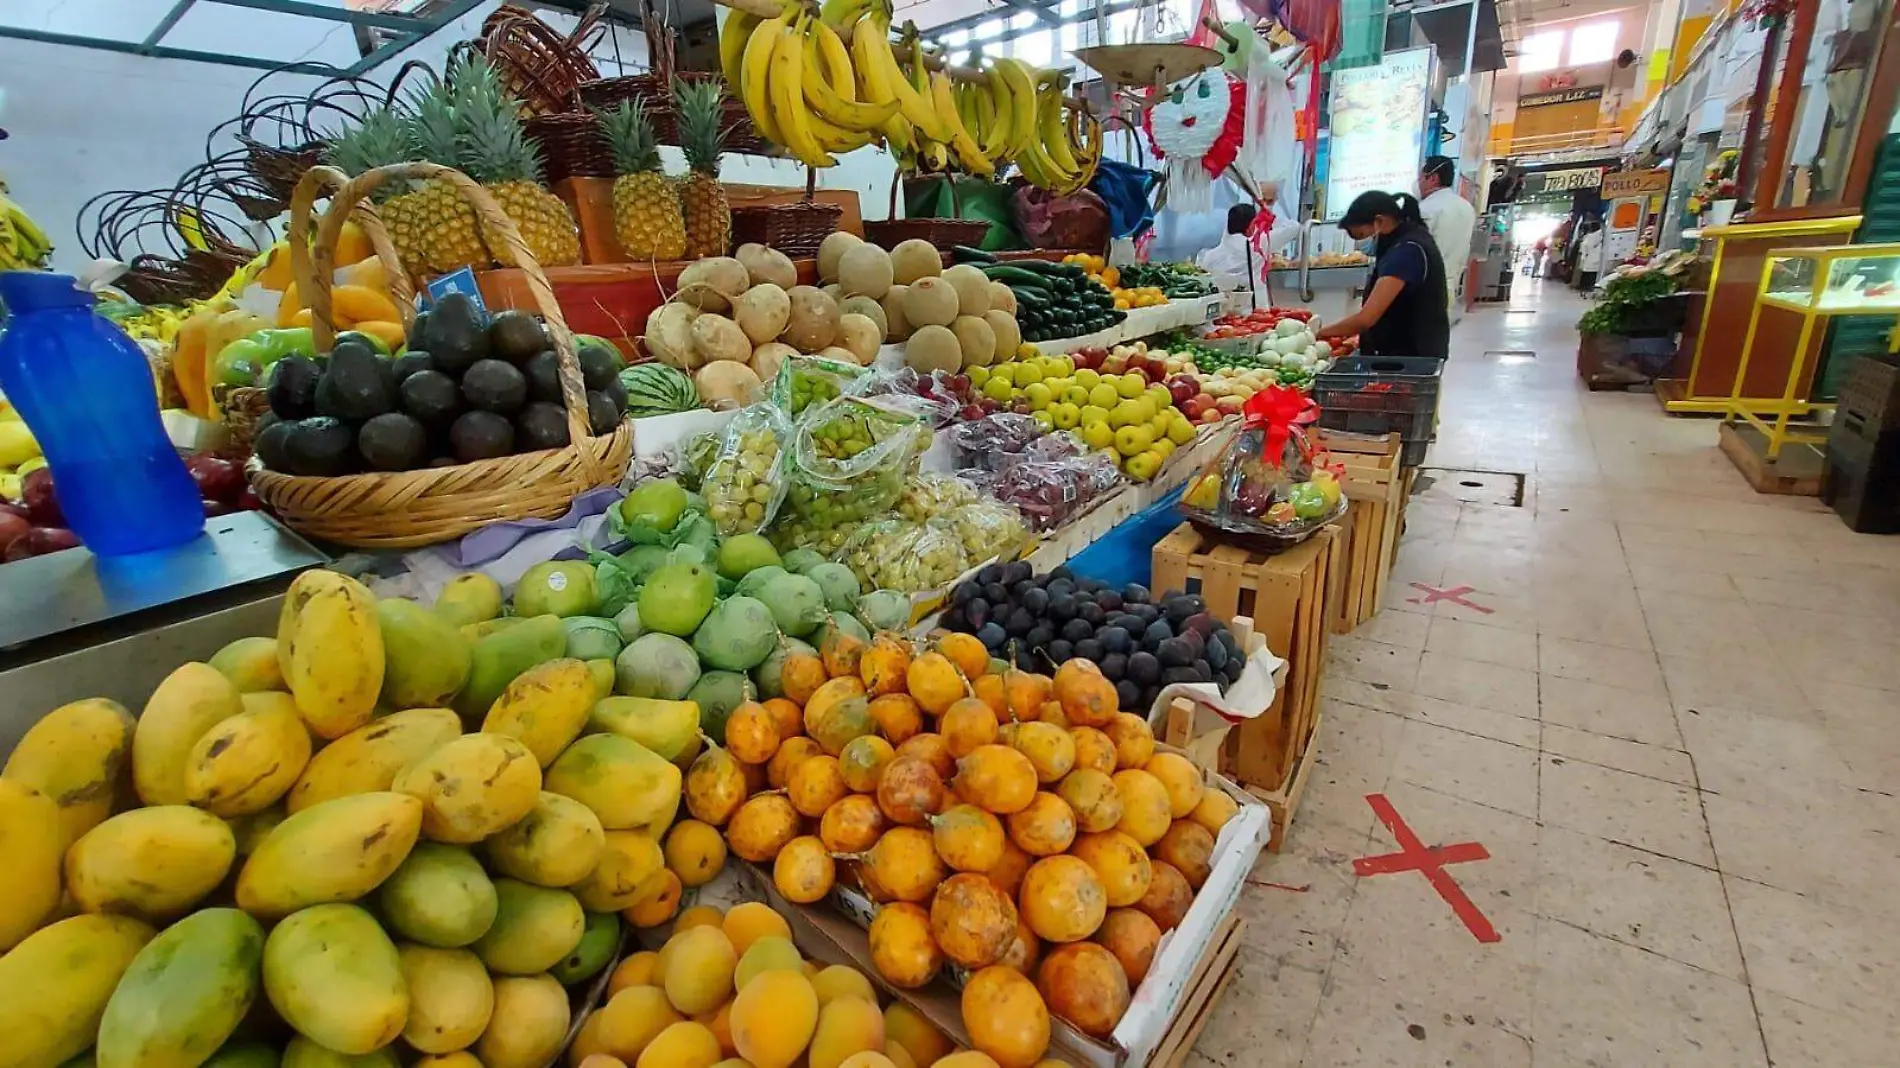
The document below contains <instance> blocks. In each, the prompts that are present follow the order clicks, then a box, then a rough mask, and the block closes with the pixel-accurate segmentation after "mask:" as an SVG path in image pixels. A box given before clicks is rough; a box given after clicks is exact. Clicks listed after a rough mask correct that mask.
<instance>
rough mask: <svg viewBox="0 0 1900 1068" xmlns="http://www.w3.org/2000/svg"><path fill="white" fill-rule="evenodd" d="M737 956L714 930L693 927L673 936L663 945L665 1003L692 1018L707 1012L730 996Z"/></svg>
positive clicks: (723, 938)
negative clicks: (664, 952)
mask: <svg viewBox="0 0 1900 1068" xmlns="http://www.w3.org/2000/svg"><path fill="white" fill-rule="evenodd" d="M738 966H739V954H738V953H737V952H736V951H735V950H734V949H733V947H732V940H731V939H730V938H727V937H726V933H725V932H724V931H722V930H720V929H719V928H717V927H695V928H693V929H691V930H689V931H682V932H680V933H679V934H677V935H674V936H673V940H672V941H671V942H669V943H667V946H666V975H665V977H664V983H663V985H664V986H665V989H666V1000H668V1001H670V1002H672V1003H673V1007H674V1008H676V1009H678V1010H679V1011H681V1012H683V1013H685V1014H686V1015H688V1016H692V1015H695V1014H698V1013H702V1012H711V1011H713V1010H714V1009H717V1008H718V1007H719V1006H720V1005H723V1004H725V1002H726V1000H727V999H728V998H730V997H732V990H733V986H732V983H733V972H734V971H735V970H736V969H737V968H738Z"/></svg>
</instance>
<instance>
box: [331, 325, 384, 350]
mask: <svg viewBox="0 0 1900 1068" xmlns="http://www.w3.org/2000/svg"><path fill="white" fill-rule="evenodd" d="M347 342H354V343H356V344H358V345H361V346H363V347H364V348H366V349H368V350H370V351H371V352H374V353H376V354H377V355H379V356H387V355H389V342H387V341H384V340H383V339H382V338H379V337H377V336H376V335H375V334H365V333H363V332H362V331H361V330H345V331H343V332H342V333H341V334H338V335H337V336H336V340H335V341H334V342H332V343H331V345H330V349H331V351H333V352H334V351H335V350H336V347H337V346H338V345H342V344H345V343H347Z"/></svg>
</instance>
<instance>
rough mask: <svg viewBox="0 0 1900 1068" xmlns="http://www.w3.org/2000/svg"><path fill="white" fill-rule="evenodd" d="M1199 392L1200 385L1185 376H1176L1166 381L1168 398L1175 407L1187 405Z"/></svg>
mask: <svg viewBox="0 0 1900 1068" xmlns="http://www.w3.org/2000/svg"><path fill="white" fill-rule="evenodd" d="M1200 391H1201V387H1200V385H1199V384H1198V383H1196V382H1195V381H1194V380H1193V379H1191V378H1189V377H1187V376H1186V375H1176V376H1174V377H1173V378H1171V379H1169V380H1168V396H1170V397H1172V398H1174V403H1175V406H1176V407H1180V406H1181V405H1183V404H1185V403H1187V402H1188V400H1189V399H1190V398H1192V397H1193V396H1194V395H1195V394H1196V393H1199V392H1200Z"/></svg>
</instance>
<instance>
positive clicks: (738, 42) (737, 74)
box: [719, 7, 763, 93]
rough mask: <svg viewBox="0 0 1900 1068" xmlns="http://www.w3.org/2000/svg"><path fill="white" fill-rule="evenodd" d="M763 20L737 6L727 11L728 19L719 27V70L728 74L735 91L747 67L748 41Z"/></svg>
mask: <svg viewBox="0 0 1900 1068" xmlns="http://www.w3.org/2000/svg"><path fill="white" fill-rule="evenodd" d="M761 21H763V20H761V19H760V18H759V16H757V15H754V14H752V13H750V12H746V11H741V10H739V9H738V8H736V7H735V8H730V9H728V10H727V11H726V21H725V23H724V24H723V25H721V26H720V27H719V72H720V73H721V74H724V75H725V76H726V84H727V85H729V86H731V87H732V91H733V92H735V93H736V92H738V91H739V85H740V80H741V78H742V77H743V74H742V72H743V71H744V69H745V65H744V64H745V46H746V43H747V42H748V41H750V40H751V39H752V31H753V30H755V29H757V28H758V25H759V23H760V22H761Z"/></svg>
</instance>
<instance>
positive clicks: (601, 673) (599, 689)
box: [587, 660, 617, 700]
mask: <svg viewBox="0 0 1900 1068" xmlns="http://www.w3.org/2000/svg"><path fill="white" fill-rule="evenodd" d="M616 672H617V669H616V668H615V667H614V662H613V661H611V660H589V661H587V677H588V678H591V679H593V680H594V699H595V700H599V699H601V698H603V697H611V696H613V692H614V679H615V678H616V677H617V674H616Z"/></svg>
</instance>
